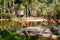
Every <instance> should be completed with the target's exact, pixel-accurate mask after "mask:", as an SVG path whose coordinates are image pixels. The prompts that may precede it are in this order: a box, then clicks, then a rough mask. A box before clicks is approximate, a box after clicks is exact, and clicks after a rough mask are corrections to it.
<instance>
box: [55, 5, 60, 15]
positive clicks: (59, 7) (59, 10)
mask: <svg viewBox="0 0 60 40" xmlns="http://www.w3.org/2000/svg"><path fill="white" fill-rule="evenodd" d="M56 12H57V16H60V4H59V5H57V6H56Z"/></svg>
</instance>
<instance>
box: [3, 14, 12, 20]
mask: <svg viewBox="0 0 60 40" xmlns="http://www.w3.org/2000/svg"><path fill="white" fill-rule="evenodd" d="M3 15H4V14H3ZM4 16H5V17H6V18H8V19H10V18H11V17H12V16H13V15H12V14H10V13H6V14H5V15H4Z"/></svg>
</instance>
